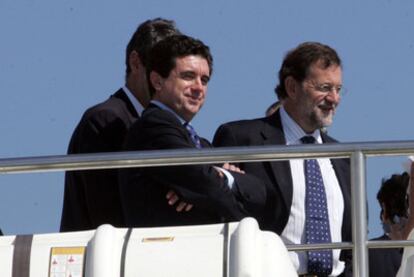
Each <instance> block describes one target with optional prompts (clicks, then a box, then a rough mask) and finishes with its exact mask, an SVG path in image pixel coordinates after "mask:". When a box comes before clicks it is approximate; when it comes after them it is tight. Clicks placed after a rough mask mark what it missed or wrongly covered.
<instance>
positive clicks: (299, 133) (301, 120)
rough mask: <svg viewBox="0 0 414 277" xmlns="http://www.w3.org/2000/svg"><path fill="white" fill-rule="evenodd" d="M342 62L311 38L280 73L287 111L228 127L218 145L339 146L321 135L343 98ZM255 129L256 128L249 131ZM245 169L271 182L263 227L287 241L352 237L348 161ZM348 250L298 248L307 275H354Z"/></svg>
mask: <svg viewBox="0 0 414 277" xmlns="http://www.w3.org/2000/svg"><path fill="white" fill-rule="evenodd" d="M341 88H342V67H341V60H340V58H339V56H338V54H337V53H336V51H335V50H334V49H332V48H331V47H329V46H327V45H323V44H321V43H317V42H305V43H302V44H300V45H299V46H297V47H296V48H295V49H293V50H291V51H290V52H288V54H287V55H286V56H285V58H284V61H283V63H282V66H281V68H280V71H279V85H278V86H277V87H276V89H275V91H276V94H277V96H278V98H279V100H280V101H281V106H280V108H279V109H278V110H277V111H276V112H274V113H273V114H272V115H269V116H267V117H264V118H258V119H253V120H242V121H236V122H230V123H226V124H223V125H222V126H220V127H219V129H218V130H217V132H216V134H215V138H214V142H213V144H214V145H215V146H250V145H297V144H304V143H314V144H322V143H334V142H336V140H334V139H333V138H331V137H330V136H328V135H327V134H326V133H324V132H321V131H320V129H321V128H325V127H327V126H329V125H331V123H332V121H333V116H334V114H335V111H336V108H337V106H338V105H339V103H340V99H341ZM246 130H248V131H246ZM239 167H240V168H241V169H242V170H244V171H245V172H246V173H250V174H253V175H255V176H257V177H259V178H261V179H262V180H263V181H265V183H266V184H271V185H270V186H269V187H268V188H267V190H268V197H267V204H266V208H265V213H264V214H263V216H262V218H261V220H260V221H261V222H260V225H261V227H262V228H264V229H267V230H272V231H274V232H276V233H278V234H279V235H280V236H281V237H282V239H283V240H284V242H285V243H286V244H303V243H329V242H341V241H351V205H350V195H351V191H350V170H349V161H348V160H346V159H326V158H324V159H309V160H301V159H295V160H290V161H281V162H261V163H244V164H240V165H239ZM340 252H341V251H340V250H333V251H332V250H323V251H321V250H318V251H308V252H291V258H292V261H293V264H294V266H295V267H296V269H297V272H298V274H299V275H305V276H309V275H310V276H339V275H346V276H351V275H352V272H351V257H350V255H348V254H349V253H346V255H345V252H346V251H343V253H342V255H341V259H340Z"/></svg>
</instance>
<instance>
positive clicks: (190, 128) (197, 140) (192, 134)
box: [184, 122, 201, 149]
mask: <svg viewBox="0 0 414 277" xmlns="http://www.w3.org/2000/svg"><path fill="white" fill-rule="evenodd" d="M184 127H185V128H186V129H187V131H188V133H189V134H190V137H191V140H192V141H193V142H194V144H195V146H196V147H197V148H198V149H200V148H201V141H200V137H199V136H198V135H197V133H196V131H195V130H194V128H193V126H191V124H190V123H188V122H186V123H184Z"/></svg>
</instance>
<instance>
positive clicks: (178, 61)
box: [174, 55, 211, 73]
mask: <svg viewBox="0 0 414 277" xmlns="http://www.w3.org/2000/svg"><path fill="white" fill-rule="evenodd" d="M174 61H175V66H174V69H176V70H177V69H180V70H186V69H192V68H194V67H197V68H199V67H201V68H203V67H204V66H206V70H208V72H207V73H209V72H210V71H211V70H210V65H209V64H208V61H207V59H206V58H205V57H203V56H201V55H187V56H181V57H177V58H175V60H174ZM203 69H204V68H203Z"/></svg>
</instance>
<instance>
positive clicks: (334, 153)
mask: <svg viewBox="0 0 414 277" xmlns="http://www.w3.org/2000/svg"><path fill="white" fill-rule="evenodd" d="M355 151H361V152H362V153H364V154H365V155H366V156H379V155H381V156H397V155H413V154H414V141H399V142H359V143H357V142H355V143H334V144H322V145H292V146H283V145H274V146H273V145H272V146H254V147H226V148H215V149H203V150H196V149H177V150H163V151H159V150H156V151H132V152H114V153H95V154H78V155H59V156H40V157H23V158H5V159H0V173H22V172H47V171H59V170H86V169H103V168H126V167H147V166H168V165H186V164H212V163H220V162H260V161H279V160H288V159H302V158H324V157H325V158H327V157H331V158H344V157H349V156H350V155H351V154H352V153H353V152H355Z"/></svg>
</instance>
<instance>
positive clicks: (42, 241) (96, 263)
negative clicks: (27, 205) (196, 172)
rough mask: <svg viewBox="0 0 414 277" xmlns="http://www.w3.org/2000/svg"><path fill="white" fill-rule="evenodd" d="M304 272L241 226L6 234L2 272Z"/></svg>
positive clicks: (107, 276)
mask: <svg viewBox="0 0 414 277" xmlns="http://www.w3.org/2000/svg"><path fill="white" fill-rule="evenodd" d="M83 273H85V277H98V276H99V277H119V276H122V277H137V276H151V277H161V276H163V277H165V276H168V277H170V276H171V277H174V276H177V277H178V276H179V277H186V276H188V277H190V276H191V277H193V276H197V277H203V276H206V277H215V276H217V277H219V276H220V277H223V276H228V277H242V276H243V277H250V276H251V277H259V276H260V277H261V276H263V277H269V276H283V277H289V276H295V277H296V276H297V274H296V272H295V270H294V268H293V265H292V264H291V261H290V258H289V255H288V252H287V249H286V248H285V246H284V244H283V242H282V241H281V239H280V238H279V237H278V236H277V235H276V234H274V233H272V232H265V231H260V230H259V228H258V225H257V222H256V221H255V220H254V219H252V218H246V219H243V220H242V221H241V222H240V223H228V224H215V225H203V226H186V227H163V228H138V229H116V228H114V227H112V226H110V225H102V226H100V227H99V228H98V229H97V230H96V231H85V232H73V233H59V234H42V235H34V236H6V237H0V276H1V277H29V276H31V277H42V276H44V277H49V276H50V277H78V276H79V277H82V274H83Z"/></svg>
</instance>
